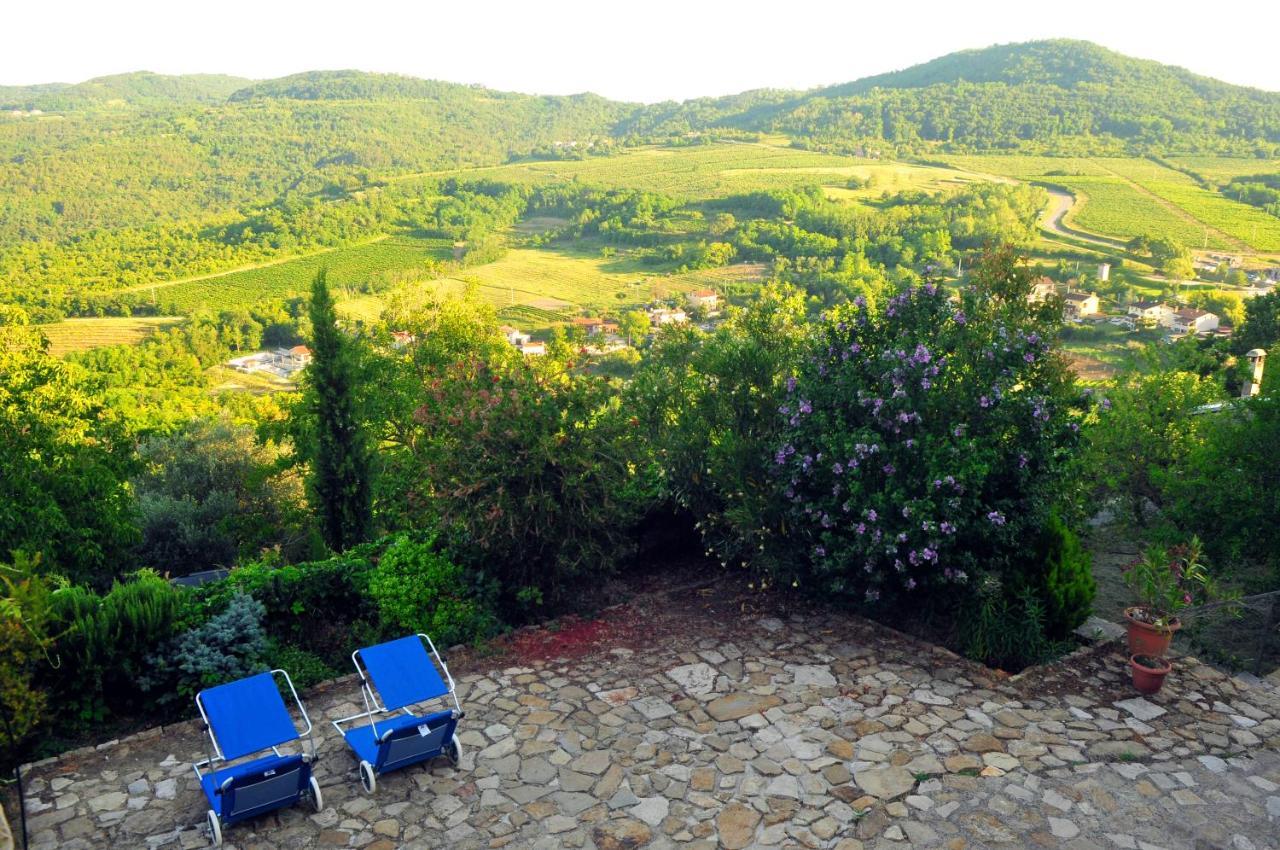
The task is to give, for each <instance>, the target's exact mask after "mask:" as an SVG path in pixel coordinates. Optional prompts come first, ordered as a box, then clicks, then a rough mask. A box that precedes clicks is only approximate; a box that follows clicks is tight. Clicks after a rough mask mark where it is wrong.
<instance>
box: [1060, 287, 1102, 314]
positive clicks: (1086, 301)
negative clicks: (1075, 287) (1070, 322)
mask: <svg viewBox="0 0 1280 850" xmlns="http://www.w3.org/2000/svg"><path fill="white" fill-rule="evenodd" d="M1064 312H1065V313H1066V316H1067V318H1068V319H1076V320H1079V319H1083V318H1084V317H1085V316H1096V315H1098V296H1097V295H1095V294H1093V293H1092V292H1068V293H1067V294H1066V305H1065V307H1064Z"/></svg>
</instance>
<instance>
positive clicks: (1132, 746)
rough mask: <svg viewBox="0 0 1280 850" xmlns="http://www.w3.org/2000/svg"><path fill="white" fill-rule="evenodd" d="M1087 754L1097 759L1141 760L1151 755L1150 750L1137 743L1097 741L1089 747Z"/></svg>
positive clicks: (1144, 745)
mask: <svg viewBox="0 0 1280 850" xmlns="http://www.w3.org/2000/svg"><path fill="white" fill-rule="evenodd" d="M1088 753H1089V755H1090V756H1091V757H1093V758H1097V759H1105V758H1121V757H1133V758H1141V757H1143V756H1149V755H1151V748H1150V747H1148V746H1147V745H1146V744H1142V743H1139V742H1138V741H1099V742H1098V743H1096V744H1094V745H1092V746H1090V747H1089V749H1088Z"/></svg>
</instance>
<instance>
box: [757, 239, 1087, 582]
mask: <svg viewBox="0 0 1280 850" xmlns="http://www.w3.org/2000/svg"><path fill="white" fill-rule="evenodd" d="M1029 291H1030V281H1029V276H1028V275H1027V273H1026V271H1025V270H1024V269H1022V268H1020V267H1018V266H1017V265H1016V263H1015V261H1014V260H1013V258H1012V256H1011V255H1009V254H1007V253H998V254H994V255H992V256H989V257H988V258H986V260H984V262H983V263H982V264H981V265H980V266H978V267H976V268H975V269H974V270H973V271H972V272H971V273H970V275H969V276H968V277H967V278H966V279H965V281H964V285H963V286H962V287H961V288H960V290H959V292H958V293H956V294H954V295H953V293H952V292H950V291H949V290H948V289H946V288H944V287H943V286H941V285H939V284H937V283H926V284H924V285H921V286H915V287H912V288H909V289H907V290H905V291H903V292H901V293H900V294H898V295H897V296H895V297H894V298H892V299H890V300H888V301H887V302H885V303H883V304H882V305H881V306H880V307H879V308H878V309H872V308H868V307H867V306H866V304H865V303H864V302H862V301H861V299H859V300H857V301H855V302H853V303H851V304H848V305H845V306H843V307H840V308H837V309H835V310H833V311H832V312H831V313H830V314H829V315H828V316H827V319H826V322H825V325H824V328H823V330H822V331H821V332H820V333H819V335H818V342H817V344H816V346H815V350H814V351H813V352H812V356H811V357H809V358H808V359H807V361H806V362H804V363H803V364H802V365H801V368H800V371H799V374H798V375H797V376H796V377H795V378H794V379H792V380H791V381H790V382H788V390H789V391H788V393H787V397H786V400H785V403H784V404H782V405H781V407H780V409H779V413H780V415H781V416H782V417H783V419H784V420H785V427H784V429H783V434H782V438H781V440H780V442H779V444H778V445H777V448H776V450H775V452H774V455H773V458H772V469H773V474H774V477H775V481H776V485H777V487H778V488H779V490H780V491H781V498H782V499H783V500H784V501H785V502H786V504H787V505H788V516H789V525H790V526H791V528H790V530H791V533H792V537H793V539H797V538H798V541H799V543H800V545H801V547H802V550H803V552H804V554H805V555H806V556H807V557H806V558H805V562H806V563H805V565H804V566H803V567H802V568H801V570H800V571H799V573H798V576H797V580H801V577H802V578H803V580H805V581H808V582H809V583H811V584H816V585H817V588H815V589H820V590H822V591H824V592H829V593H834V594H839V595H843V596H845V597H850V598H853V599H855V600H857V601H865V602H876V601H878V600H883V601H885V602H888V601H890V600H894V599H898V600H905V599H910V598H918V597H920V596H921V595H922V594H947V593H951V592H953V590H954V589H956V588H962V587H966V586H970V585H973V584H975V581H976V579H978V578H979V577H987V576H989V575H991V574H995V575H996V576H998V577H999V578H1000V579H1001V581H1002V583H1003V584H1004V585H1005V586H1006V587H1007V592H1009V593H1014V592H1020V591H1021V590H1022V589H1024V588H1028V587H1030V588H1033V589H1037V590H1038V592H1042V589H1043V587H1044V583H1045V572H1046V568H1045V565H1044V558H1042V557H1039V554H1038V553H1037V552H1035V551H1034V550H1035V549H1036V546H1035V545H1034V541H1035V540H1038V539H1039V538H1040V536H1041V535H1040V532H1041V530H1042V529H1043V528H1044V527H1045V526H1046V523H1047V522H1048V521H1049V516H1050V512H1051V508H1052V506H1053V503H1054V500H1055V496H1056V488H1057V487H1058V485H1059V482H1060V480H1061V478H1062V472H1063V469H1064V465H1065V461H1066V460H1067V457H1068V455H1069V452H1070V451H1071V449H1072V447H1073V446H1074V444H1075V442H1076V432H1077V431H1078V427H1077V426H1076V425H1075V423H1074V422H1073V421H1072V415H1071V410H1070V408H1071V405H1072V401H1073V399H1074V397H1075V393H1074V390H1073V384H1072V380H1071V377H1070V375H1069V373H1068V371H1067V370H1066V368H1065V366H1064V364H1063V362H1062V360H1061V358H1060V357H1059V356H1058V355H1057V354H1056V353H1055V352H1054V350H1053V338H1054V335H1055V333H1056V328H1057V327H1058V324H1059V322H1060V315H1059V314H1058V309H1059V308H1058V307H1057V305H1056V304H1053V303H1050V304H1029V303H1028V301H1027V297H1026V296H1027V293H1028V292H1029Z"/></svg>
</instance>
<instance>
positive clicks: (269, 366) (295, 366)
mask: <svg viewBox="0 0 1280 850" xmlns="http://www.w3.org/2000/svg"><path fill="white" fill-rule="evenodd" d="M310 362H311V349H309V348H307V347H306V346H305V345H295V346H294V347H293V348H277V349H276V350H275V351H259V352H256V353H254V354H246V355H244V356H242V357H233V358H232V359H230V360H228V361H227V365H228V366H230V367H231V368H232V369H235V370H236V371H238V372H246V373H252V372H265V373H267V374H269V375H275V376H276V377H278V378H289V377H292V376H293V375H294V374H295V373H296V372H300V371H302V370H303V369H305V368H306V367H307V365H308V364H309V363H310Z"/></svg>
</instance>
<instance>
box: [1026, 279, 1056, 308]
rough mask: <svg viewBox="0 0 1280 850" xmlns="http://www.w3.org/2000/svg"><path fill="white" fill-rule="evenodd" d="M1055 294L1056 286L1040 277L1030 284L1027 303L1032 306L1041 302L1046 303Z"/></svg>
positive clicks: (1049, 280)
mask: <svg viewBox="0 0 1280 850" xmlns="http://www.w3.org/2000/svg"><path fill="white" fill-rule="evenodd" d="M1057 294H1058V284H1056V283H1054V282H1053V280H1051V279H1050V278H1047V277H1044V276H1043V275H1042V276H1040V277H1038V278H1036V279H1035V280H1034V281H1032V282H1031V291H1030V292H1028V293H1027V301H1029V302H1030V303H1032V304H1038V303H1040V302H1042V301H1048V300H1049V299H1050V298H1052V297H1053V296H1055V295H1057Z"/></svg>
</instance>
